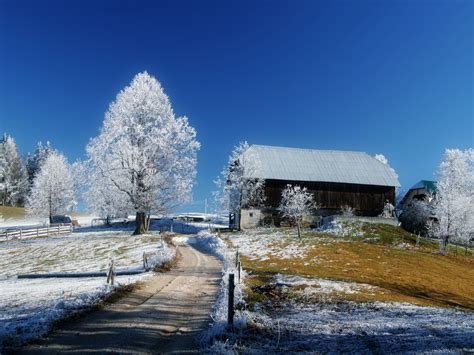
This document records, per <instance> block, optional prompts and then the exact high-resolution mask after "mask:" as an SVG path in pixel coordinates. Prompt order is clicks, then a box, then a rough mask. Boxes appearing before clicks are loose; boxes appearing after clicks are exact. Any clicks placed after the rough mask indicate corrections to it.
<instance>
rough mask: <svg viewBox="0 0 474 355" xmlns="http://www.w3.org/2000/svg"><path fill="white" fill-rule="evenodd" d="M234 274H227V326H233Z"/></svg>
mask: <svg viewBox="0 0 474 355" xmlns="http://www.w3.org/2000/svg"><path fill="white" fill-rule="evenodd" d="M234 288H235V285H234V274H229V303H228V306H227V325H228V326H229V327H233V326H234Z"/></svg>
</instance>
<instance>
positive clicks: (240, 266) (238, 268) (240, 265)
mask: <svg viewBox="0 0 474 355" xmlns="http://www.w3.org/2000/svg"><path fill="white" fill-rule="evenodd" d="M241 269H242V264H241V262H240V260H239V265H238V266H237V272H238V275H239V284H240V270H241Z"/></svg>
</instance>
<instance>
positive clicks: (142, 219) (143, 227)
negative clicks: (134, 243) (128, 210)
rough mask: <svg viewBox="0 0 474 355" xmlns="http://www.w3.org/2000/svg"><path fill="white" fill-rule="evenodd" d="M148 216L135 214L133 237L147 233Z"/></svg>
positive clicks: (141, 213) (139, 213)
mask: <svg viewBox="0 0 474 355" xmlns="http://www.w3.org/2000/svg"><path fill="white" fill-rule="evenodd" d="M148 218H149V217H148V216H147V214H146V213H145V212H137V213H136V216H135V231H134V232H133V235H140V234H145V233H146V232H148Z"/></svg>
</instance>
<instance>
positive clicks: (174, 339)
mask: <svg viewBox="0 0 474 355" xmlns="http://www.w3.org/2000/svg"><path fill="white" fill-rule="evenodd" d="M179 250H180V253H181V255H182V257H181V260H180V262H179V264H178V267H177V268H175V269H174V270H172V271H170V272H168V273H166V274H161V275H157V276H154V277H152V278H150V279H148V280H147V281H146V283H145V284H144V285H143V286H142V287H140V288H138V289H136V290H135V291H133V292H132V293H130V294H129V295H127V296H126V297H124V298H122V299H121V300H119V301H118V302H117V303H115V304H114V305H112V306H111V307H109V308H107V309H104V310H99V311H97V312H93V313H91V314H89V315H87V316H85V317H84V318H83V319H81V320H79V321H78V322H72V323H70V324H67V325H66V326H64V327H63V328H62V329H60V330H57V331H55V332H53V333H52V334H50V335H49V336H48V337H47V338H45V339H43V340H41V341H40V342H39V343H38V344H36V345H33V346H29V347H26V348H23V349H21V351H20V353H48V354H51V353H62V352H77V353H81V354H83V353H107V352H109V353H110V352H111V353H162V352H166V353H173V352H197V351H198V350H199V344H198V340H197V339H196V337H197V335H199V333H200V332H201V331H202V330H204V329H205V328H206V327H207V326H208V324H209V322H210V316H209V314H210V310H211V308H212V304H213V302H214V298H215V295H216V292H217V287H218V285H219V280H220V276H221V275H220V270H221V267H220V262H219V260H218V259H217V258H215V257H214V256H212V255H209V254H208V253H206V252H204V251H201V250H198V249H196V247H194V246H189V245H187V244H183V245H180V246H179Z"/></svg>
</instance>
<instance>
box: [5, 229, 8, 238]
mask: <svg viewBox="0 0 474 355" xmlns="http://www.w3.org/2000/svg"><path fill="white" fill-rule="evenodd" d="M5 238H7V240H8V229H7V230H6V231H5Z"/></svg>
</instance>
